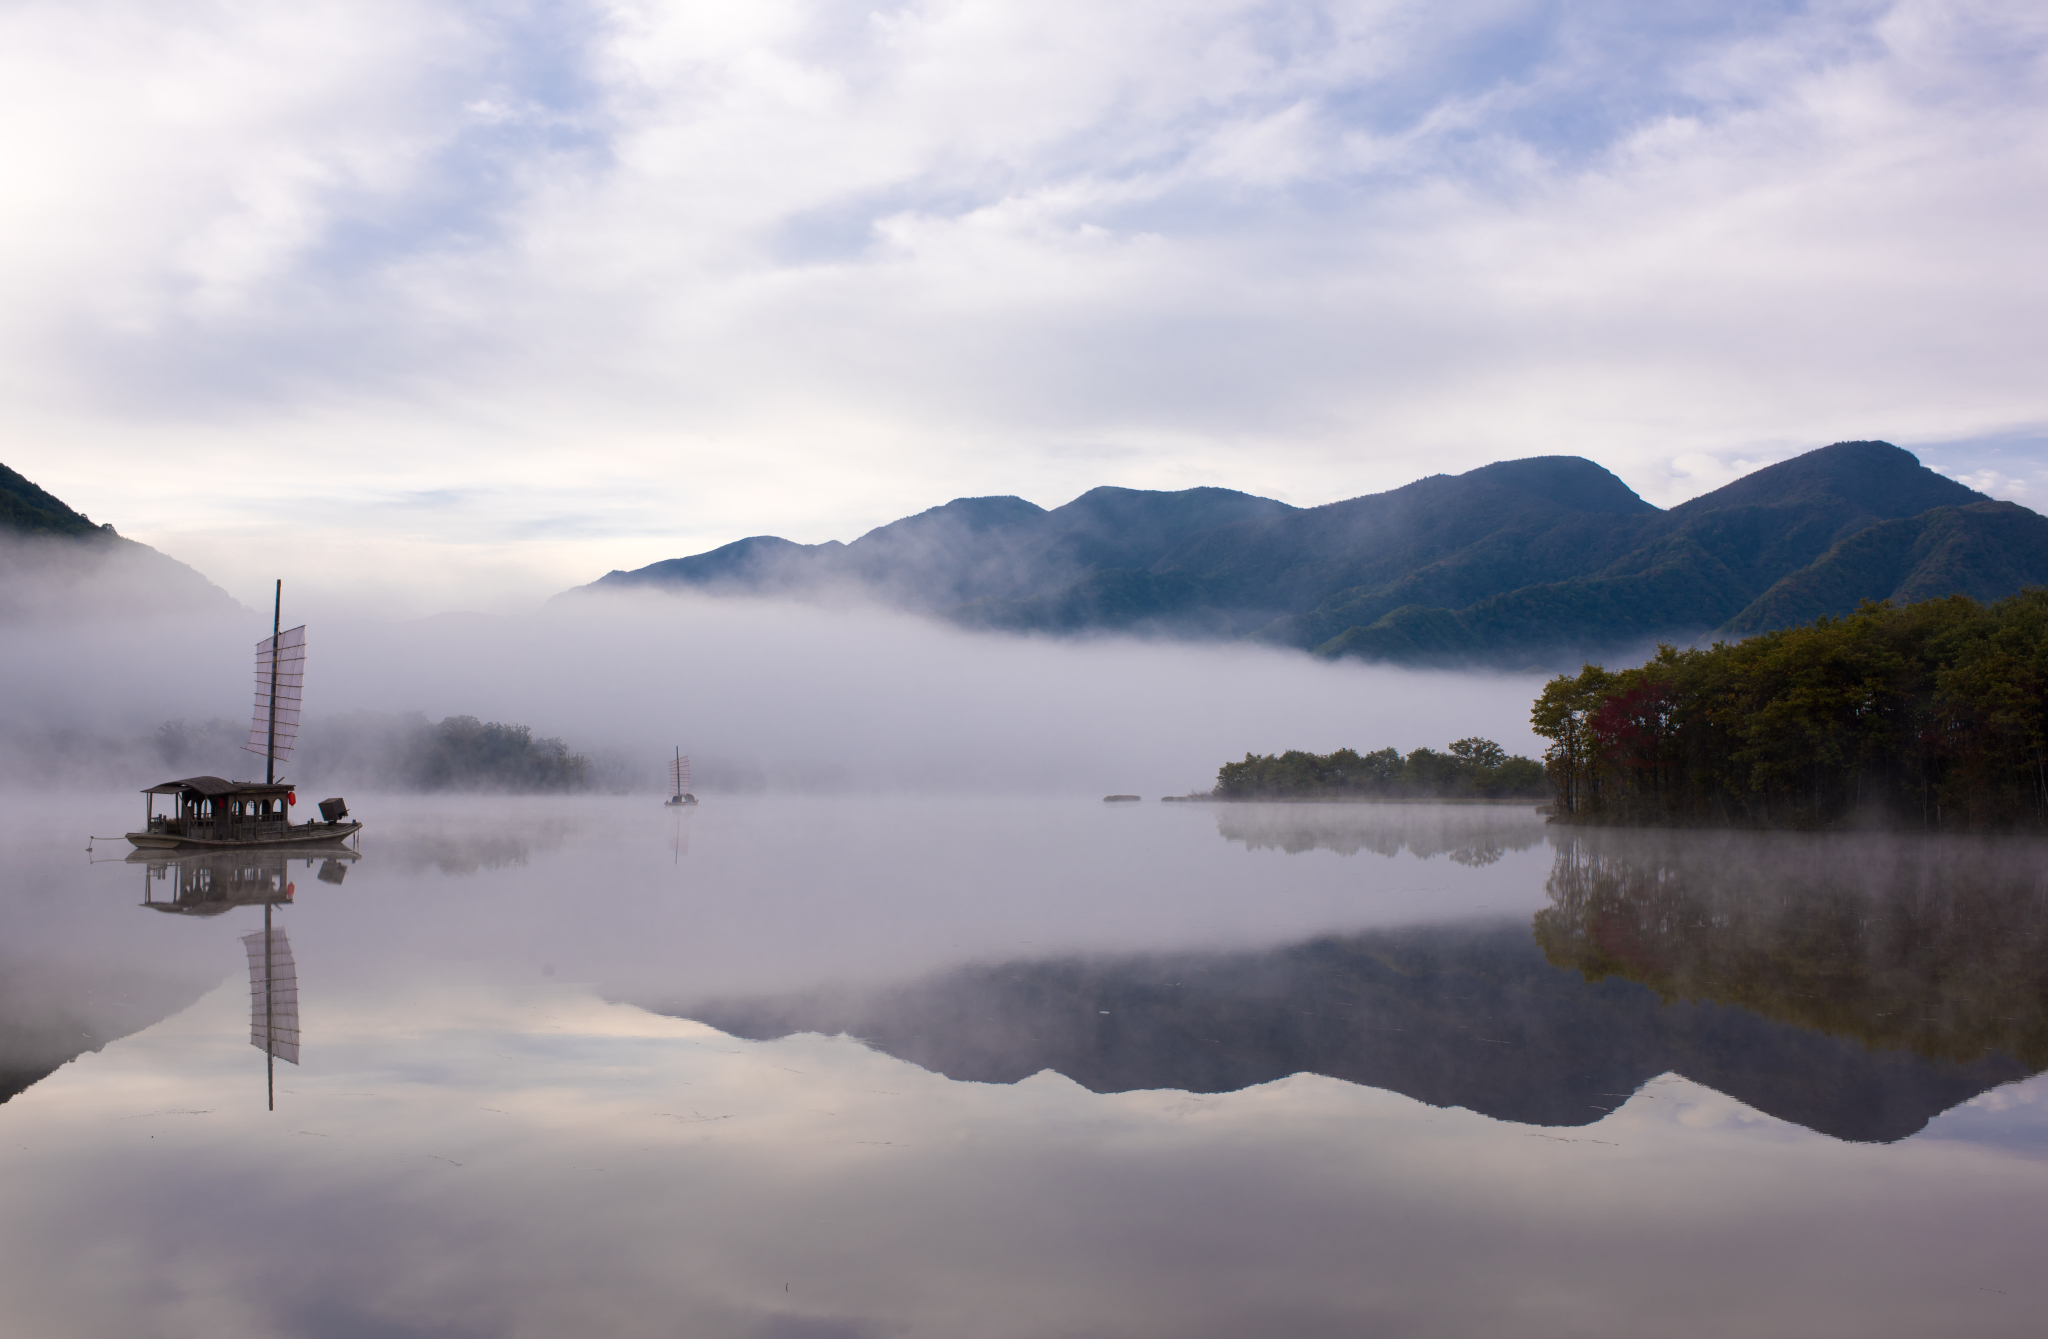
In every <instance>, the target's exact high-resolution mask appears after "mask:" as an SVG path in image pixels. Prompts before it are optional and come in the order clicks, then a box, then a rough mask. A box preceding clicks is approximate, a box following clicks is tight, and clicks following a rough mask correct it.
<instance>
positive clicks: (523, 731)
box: [152, 712, 593, 794]
mask: <svg viewBox="0 0 2048 1339" xmlns="http://www.w3.org/2000/svg"><path fill="white" fill-rule="evenodd" d="M244 733H245V727H243V726H242V725H241V724H240V723H239V722H237V721H231V720H224V719H223V720H214V721H209V722H207V723H206V724H204V725H200V726H188V725H187V724H186V723H185V722H184V721H167V722H165V723H164V724H163V725H162V726H161V727H159V728H158V730H157V732H156V737H155V739H154V740H153V741H152V742H153V743H154V745H155V747H156V752H157V755H158V756H159V757H160V758H161V759H162V760H163V762H164V763H165V765H166V766H170V767H190V766H225V765H231V764H232V762H233V761H234V759H235V757H236V750H238V749H239V747H240V745H241V743H242V740H243V738H244ZM244 756H246V755H244ZM215 759H219V760H220V761H219V762H215V761H214V760H215ZM295 770H296V771H299V772H302V773H304V774H306V775H309V776H321V777H330V778H336V779H337V780H353V781H355V782H357V783H359V784H366V785H371V786H375V787H379V788H382V789H389V790H398V791H426V792H431V791H495V792H503V793H524V794H532V793H563V792H569V791H580V790H584V789H587V788H588V787H589V786H590V784H591V782H592V779H593V778H592V764H591V761H590V759H589V758H587V757H586V756H584V755H583V754H581V753H576V752H573V751H572V750H571V749H570V748H569V746H568V745H567V744H566V743H564V742H563V741H562V740H560V739H557V738H553V737H542V738H535V737H534V733H533V729H532V727H530V726H525V725H508V724H505V723H502V722H499V721H482V720H479V719H477V718H476V717H474V716H449V717H445V718H443V719H442V720H439V721H430V720H428V719H427V717H426V716H425V715H424V714H423V713H420V712H410V713H406V714H404V715H388V714H382V713H376V712H358V713H351V714H344V715H340V716H330V717H322V718H316V719H314V720H311V721H308V722H307V724H306V729H305V730H304V732H302V733H301V734H300V736H299V745H298V749H297V756H296V758H295Z"/></svg>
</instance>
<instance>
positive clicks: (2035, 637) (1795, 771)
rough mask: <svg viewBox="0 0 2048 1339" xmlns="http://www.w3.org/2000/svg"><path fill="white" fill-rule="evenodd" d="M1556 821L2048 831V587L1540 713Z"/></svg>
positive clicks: (1742, 645) (1833, 624)
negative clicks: (1545, 740) (1545, 741)
mask: <svg viewBox="0 0 2048 1339" xmlns="http://www.w3.org/2000/svg"><path fill="white" fill-rule="evenodd" d="M1531 724H1532V726H1533V727H1534V729H1535V731H1536V733H1537V734H1539V735H1541V736H1543V737H1544V738H1546V739H1548V740H1550V741H1551V744H1550V747H1549V748H1548V749H1547V750H1546V751H1545V754H1544V757H1545V773H1546V775H1547V777H1548V779H1549V781H1550V784H1551V788H1552V790H1553V792H1554V796H1555V800H1554V808H1553V821H1556V822H1561V823H1575V824H1588V825H1598V824H1609V825H1616V826H1640V827H1749V828H1796V829H1821V828H1858V829H1877V828H1889V829H1904V830H1916V829H1917V830H1927V831H1939V830H1947V831H1991V832H1997V831H2041V830H2043V829H2048V590H2043V589H2039V588H2035V589H2030V590H2026V591H2022V592H2021V593H2020V594H2018V595H2015V596H2012V597H2011V598H2009V599H2004V600H1999V601H1997V602H1996V603H1992V604H1979V603H1978V602H1977V601H1975V600H1972V599H1970V598H1968V597H1967V596H1961V595H1954V596H1949V597H1948V598H1946V599H1939V600H1928V601H1924V602H1922V603H1918V604H1909V605H1905V606H1902V607H1900V606H1894V605H1892V604H1890V603H1874V602H1870V601H1865V602H1864V603H1863V605H1862V606H1861V607H1859V608H1858V609H1857V610H1856V612H1855V613H1853V614H1850V615H1847V616H1846V617H1842V618H1820V619H1816V620H1815V621H1814V622H1812V623H1809V624H1806V625H1804V626H1801V627H1796V628H1788V629H1784V630H1781V631H1776V632H1766V633H1763V634H1762V635H1760V636H1756V637H1752V638H1750V639H1748V640H1746V641H1742V642H1732V643H1731V642H1717V643H1715V644H1714V645H1713V646H1711V647H1708V648H1706V649H1703V650H1701V649H1692V650H1678V649H1676V648H1674V647H1672V646H1668V645H1667V646H1660V647H1659V648H1658V649H1657V653H1656V655H1655V656H1653V657H1652V658H1651V659H1650V660H1649V661H1648V662H1646V663H1645V664H1642V665H1639V666H1636V667H1634V668H1632V669H1624V670H1618V671H1610V670H1607V669H1605V668H1603V667H1601V666H1599V665H1592V664H1589V665H1587V666H1585V667H1584V668H1583V669H1582V670H1581V671H1580V672H1579V673H1578V674H1576V675H1559V676H1558V677H1557V678H1555V679H1552V680H1551V681H1550V683H1549V684H1548V685H1546V686H1545V687H1544V690H1543V693H1542V695H1541V696H1540V697H1538V698H1537V700H1536V703H1535V705H1534V707H1533V709H1532V712H1531Z"/></svg>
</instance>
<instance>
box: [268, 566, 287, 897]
mask: <svg viewBox="0 0 2048 1339" xmlns="http://www.w3.org/2000/svg"><path fill="white" fill-rule="evenodd" d="M283 629H284V578H283V577H279V578H278V579H277V602H276V603H275V604H273V605H272V606H271V607H270V747H269V748H266V749H265V750H263V784H264V785H266V786H272V785H276V784H277V651H278V647H277V639H278V637H279V636H280V635H281V633H282V632H283ZM269 917H270V913H269V911H268V909H266V910H265V911H264V919H265V920H266V921H267V920H268V919H269Z"/></svg>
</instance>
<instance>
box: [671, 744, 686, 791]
mask: <svg viewBox="0 0 2048 1339" xmlns="http://www.w3.org/2000/svg"><path fill="white" fill-rule="evenodd" d="M668 784H669V793H670V794H672V795H687V794H689V791H690V755H689V754H687V753H685V754H683V755H682V756H681V757H679V758H676V759H673V760H672V761H671V762H670V763H669V765H668Z"/></svg>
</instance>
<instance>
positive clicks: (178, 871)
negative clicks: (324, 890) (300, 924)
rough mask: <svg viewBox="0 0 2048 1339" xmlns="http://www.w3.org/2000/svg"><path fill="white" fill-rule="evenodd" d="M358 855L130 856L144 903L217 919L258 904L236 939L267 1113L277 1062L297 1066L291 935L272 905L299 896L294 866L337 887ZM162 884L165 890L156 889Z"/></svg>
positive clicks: (267, 852)
mask: <svg viewBox="0 0 2048 1339" xmlns="http://www.w3.org/2000/svg"><path fill="white" fill-rule="evenodd" d="M360 858H361V857H360V856H359V855H358V854H357V853H356V852H355V851H352V850H349V849H347V848H338V849H336V850H332V851H323V852H321V853H320V854H319V855H317V856H305V855H295V854H294V853H292V852H290V851H287V850H277V849H272V850H243V851H235V852H209V853H206V854H203V855H180V856H175V857H173V856H167V855H166V854H164V853H163V852H161V851H136V852H134V853H133V854H131V855H130V856H129V857H128V861H129V863H130V864H140V865H142V866H144V874H143V881H142V905H144V906H146V907H148V908H150V909H151V910H153V911H163V912H170V913H172V914H175V915H184V916H218V915H220V914H222V913H223V912H226V911H228V910H229V909H230V908H233V907H247V906H261V907H262V908H263V928H262V929H261V930H258V931H256V932H254V933H252V934H247V935H243V936H242V948H243V951H244V953H245V954H246V955H247V957H248V964H249V1044H250V1045H252V1046H254V1047H255V1048H256V1049H257V1050H259V1051H262V1052H263V1056H264V1071H265V1080H266V1087H267V1090H268V1094H269V1103H270V1109H271V1110H273V1111H275V1110H276V1109H277V1062H278V1061H279V1060H283V1061H284V1062H285V1063H287V1064H292V1065H296V1064H298V1063H299V972H298V964H297V962H296V960H295V959H294V958H293V957H292V945H291V940H290V938H289V937H288V936H287V935H286V934H285V931H284V927H283V926H280V925H277V924H275V923H274V921H273V917H272V908H274V907H277V906H280V905H287V906H288V905H290V904H291V901H292V898H293V897H294V895H295V894H296V893H297V892H298V885H297V884H296V883H295V882H293V879H292V866H293V865H294V864H295V863H297V864H303V865H304V866H305V867H306V869H307V870H308V871H312V869H313V867H314V866H315V865H318V866H319V869H318V872H317V873H315V874H314V877H315V878H316V879H317V880H318V881H320V882H322V883H333V884H338V883H341V882H342V881H343V880H345V879H346V878H347V877H348V870H349V866H350V865H351V864H352V863H353V862H355V861H356V860H358V859H360ZM160 885H167V886H160Z"/></svg>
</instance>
